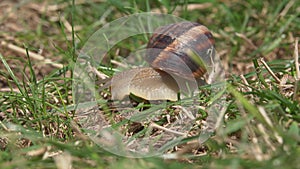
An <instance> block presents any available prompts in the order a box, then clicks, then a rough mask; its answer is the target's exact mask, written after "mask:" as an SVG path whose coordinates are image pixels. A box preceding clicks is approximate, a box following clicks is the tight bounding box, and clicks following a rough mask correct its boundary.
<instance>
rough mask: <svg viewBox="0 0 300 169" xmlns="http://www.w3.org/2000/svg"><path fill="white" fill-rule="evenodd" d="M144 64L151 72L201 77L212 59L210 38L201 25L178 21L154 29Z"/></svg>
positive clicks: (187, 77) (209, 34) (213, 52)
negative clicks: (157, 71) (159, 71)
mask: <svg viewBox="0 0 300 169" xmlns="http://www.w3.org/2000/svg"><path fill="white" fill-rule="evenodd" d="M147 49H148V52H147V54H146V58H145V59H146V61H147V62H148V63H149V64H150V65H151V66H152V67H153V68H155V69H159V70H162V71H165V72H168V73H172V74H175V75H177V76H180V77H183V78H186V79H192V78H201V77H202V76H203V75H204V74H205V73H206V72H207V67H209V66H210V65H212V61H213V60H214V55H215V49H214V38H213V36H212V34H211V32H210V31H209V30H208V29H207V28H206V27H205V26H203V25H201V24H198V23H194V22H179V23H174V24H170V25H166V26H163V27H160V28H158V29H157V30H155V32H154V34H153V35H152V37H151V38H150V40H149V43H148V45H147Z"/></svg>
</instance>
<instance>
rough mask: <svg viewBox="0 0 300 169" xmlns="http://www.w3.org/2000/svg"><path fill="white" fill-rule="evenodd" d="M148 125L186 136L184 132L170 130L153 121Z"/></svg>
mask: <svg viewBox="0 0 300 169" xmlns="http://www.w3.org/2000/svg"><path fill="white" fill-rule="evenodd" d="M150 127H153V128H157V129H161V130H164V131H166V132H169V133H173V134H176V135H179V136H186V135H187V134H186V133H182V132H178V131H174V130H170V129H168V128H165V127H162V126H160V125H158V124H156V123H153V122H152V123H151V124H150Z"/></svg>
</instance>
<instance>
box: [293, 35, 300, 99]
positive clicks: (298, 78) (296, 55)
mask: <svg viewBox="0 0 300 169" xmlns="http://www.w3.org/2000/svg"><path fill="white" fill-rule="evenodd" d="M298 41H299V38H298V37H297V38H296V40H295V50H294V59H295V67H296V82H295V88H294V97H293V99H294V100H297V99H299V98H298V97H299V83H300V82H299V81H300V71H299V50H298Z"/></svg>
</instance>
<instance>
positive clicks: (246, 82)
mask: <svg viewBox="0 0 300 169" xmlns="http://www.w3.org/2000/svg"><path fill="white" fill-rule="evenodd" d="M240 78H241V79H242V81H243V82H244V83H245V85H247V89H248V91H249V92H252V89H251V88H250V87H248V86H250V85H249V83H248V81H247V79H246V78H245V76H244V75H240Z"/></svg>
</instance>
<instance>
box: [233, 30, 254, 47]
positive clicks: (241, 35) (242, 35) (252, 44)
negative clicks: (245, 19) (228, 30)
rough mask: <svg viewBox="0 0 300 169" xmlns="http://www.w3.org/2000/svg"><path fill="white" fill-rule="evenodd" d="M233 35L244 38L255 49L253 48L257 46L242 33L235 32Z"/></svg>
mask: <svg viewBox="0 0 300 169" xmlns="http://www.w3.org/2000/svg"><path fill="white" fill-rule="evenodd" d="M235 35H236V36H238V37H240V38H242V39H244V40H245V41H246V42H247V43H248V44H249V45H250V47H251V48H252V49H255V50H256V49H257V47H256V46H255V45H254V43H253V42H252V41H251V40H250V39H249V38H247V37H246V36H245V35H244V34H241V33H235Z"/></svg>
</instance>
